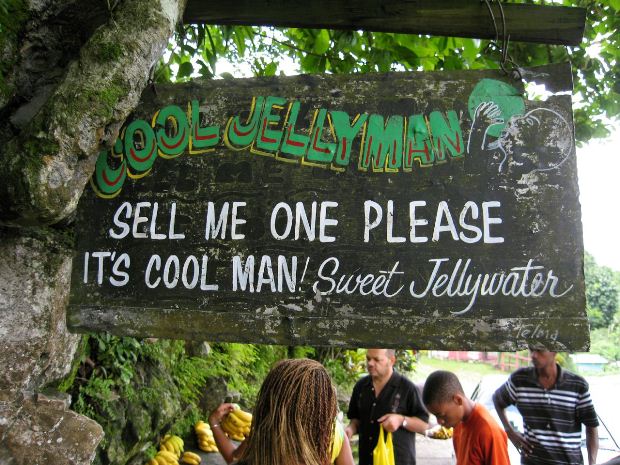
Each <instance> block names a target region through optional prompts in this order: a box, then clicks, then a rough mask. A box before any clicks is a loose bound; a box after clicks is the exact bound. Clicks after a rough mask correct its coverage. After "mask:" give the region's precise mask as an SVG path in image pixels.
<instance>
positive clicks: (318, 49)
mask: <svg viewBox="0 0 620 465" xmlns="http://www.w3.org/2000/svg"><path fill="white" fill-rule="evenodd" d="M329 40H330V39H329V33H328V32H327V30H326V29H321V30H320V31H319V33H318V34H317V36H316V38H315V42H314V47H313V49H312V50H313V51H314V53H317V54H319V55H322V54H323V53H325V52H327V50H329Z"/></svg>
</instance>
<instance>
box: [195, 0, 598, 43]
mask: <svg viewBox="0 0 620 465" xmlns="http://www.w3.org/2000/svg"><path fill="white" fill-rule="evenodd" d="M491 6H492V9H493V13H494V15H495V18H496V22H497V27H498V29H499V32H500V34H502V22H501V13H500V10H499V7H498V5H497V4H496V2H491ZM503 9H504V12H505V18H506V28H507V31H508V34H509V35H510V39H511V40H515V41H523V42H536V43H545V44H562V45H578V44H579V43H580V42H581V39H582V37H583V31H584V28H585V19H586V10H585V9H584V8H574V7H561V6H541V5H529V4H514V3H503ZM184 21H185V22H186V23H207V24H228V25H261V26H280V27H305V28H325V29H351V30H358V29H363V30H368V31H382V32H400V33H406V34H429V35H436V36H448V37H474V38H480V39H493V38H494V37H495V28H494V27H493V21H492V20H491V17H490V14H489V11H488V8H487V6H486V5H485V3H484V2H482V1H480V0H442V1H436V0H391V1H386V0H358V1H346V0H313V1H310V2H308V1H300V0H275V1H271V0H269V1H267V0H262V1H260V0H259V1H256V0H240V1H237V2H235V3H234V4H231V3H230V2H227V1H222V0H208V1H207V0H189V1H188V5H187V9H186V10H185V16H184Z"/></svg>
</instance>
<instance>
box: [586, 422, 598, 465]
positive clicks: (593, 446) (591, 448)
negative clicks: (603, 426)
mask: <svg viewBox="0 0 620 465" xmlns="http://www.w3.org/2000/svg"><path fill="white" fill-rule="evenodd" d="M586 447H587V449H588V463H589V464H590V465H594V464H595V463H596V456H597V455H598V428H597V427H596V426H586Z"/></svg>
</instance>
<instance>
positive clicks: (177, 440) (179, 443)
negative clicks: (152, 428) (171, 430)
mask: <svg viewBox="0 0 620 465" xmlns="http://www.w3.org/2000/svg"><path fill="white" fill-rule="evenodd" d="M170 441H172V442H174V443H175V444H176V445H177V446H179V450H180V451H181V452H183V447H184V446H185V443H184V442H183V439H181V438H180V437H179V436H170Z"/></svg>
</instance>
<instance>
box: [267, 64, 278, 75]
mask: <svg viewBox="0 0 620 465" xmlns="http://www.w3.org/2000/svg"><path fill="white" fill-rule="evenodd" d="M277 70H278V64H277V63H276V62H274V61H272V62H271V63H269V64H268V65H267V66H265V71H264V75H265V76H275V74H276V71H277Z"/></svg>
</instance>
